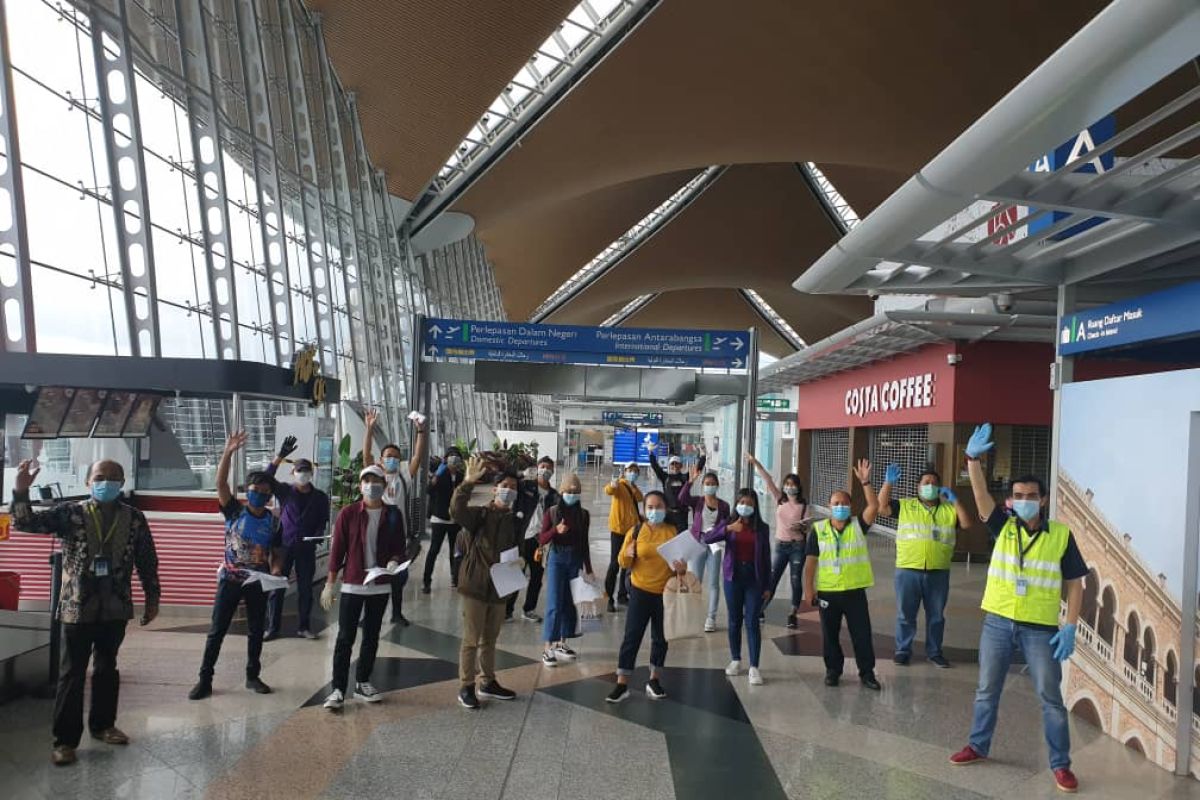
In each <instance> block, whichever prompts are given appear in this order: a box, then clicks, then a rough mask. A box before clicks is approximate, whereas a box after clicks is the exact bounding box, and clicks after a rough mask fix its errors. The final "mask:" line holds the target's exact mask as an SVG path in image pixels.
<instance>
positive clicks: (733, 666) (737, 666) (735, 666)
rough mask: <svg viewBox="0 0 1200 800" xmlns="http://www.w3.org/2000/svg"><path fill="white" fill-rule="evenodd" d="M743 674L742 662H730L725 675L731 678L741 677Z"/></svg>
mask: <svg viewBox="0 0 1200 800" xmlns="http://www.w3.org/2000/svg"><path fill="white" fill-rule="evenodd" d="M741 673H742V662H741V661H736V660H735V661H730V662H729V666H728V667H726V668H725V674H726V675H728V676H729V677H731V678H732V677H733V676H734V675H740V674H741Z"/></svg>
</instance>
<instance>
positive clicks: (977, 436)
mask: <svg viewBox="0 0 1200 800" xmlns="http://www.w3.org/2000/svg"><path fill="white" fill-rule="evenodd" d="M995 446H996V443H995V442H993V441H992V423H990V422H985V423H983V424H982V425H980V426H979V427H978V428H976V429H975V432H974V433H972V434H971V438H970V439H968V440H967V455H968V456H969V457H971V458H979V457H980V456H981V455H983V454H984V453H986V452H987V451H988V450H991V449H992V448H993V447H995Z"/></svg>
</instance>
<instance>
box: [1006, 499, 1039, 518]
mask: <svg viewBox="0 0 1200 800" xmlns="http://www.w3.org/2000/svg"><path fill="white" fill-rule="evenodd" d="M1012 507H1013V512H1014V513H1015V514H1016V515H1017V516H1018V517H1020V518H1021V519H1023V520H1025V521H1026V522H1030V521H1032V520H1033V519H1034V518H1035V517H1037V515H1038V514H1040V513H1041V510H1042V504H1041V502H1040V501H1038V500H1013V504H1012Z"/></svg>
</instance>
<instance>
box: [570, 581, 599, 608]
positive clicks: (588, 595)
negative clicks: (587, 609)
mask: <svg viewBox="0 0 1200 800" xmlns="http://www.w3.org/2000/svg"><path fill="white" fill-rule="evenodd" d="M601 597H603V594H602V593H601V591H600V587H599V586H597V585H596V584H594V583H591V582H589V581H588V580H587V579H586V578H584V577H583V576H582V575H580V576H579V577H578V578H572V579H571V600H572V602H574V603H575V605H579V604H580V603H594V602H596V601H597V600H599V599H600V598H601Z"/></svg>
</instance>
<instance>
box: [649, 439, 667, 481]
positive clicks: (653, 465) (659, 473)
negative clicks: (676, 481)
mask: <svg viewBox="0 0 1200 800" xmlns="http://www.w3.org/2000/svg"><path fill="white" fill-rule="evenodd" d="M655 449H656V448H653V447H647V448H646V452H647V453H648V454H649V455H650V469H652V470H654V477H656V478H658V481H659V483H661V484H663V485H664V486H665V485H666V483H667V473H666V470H664V469H663V468H662V465H661V464H659V463H658V454H657V453H655V452H654V451H655Z"/></svg>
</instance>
